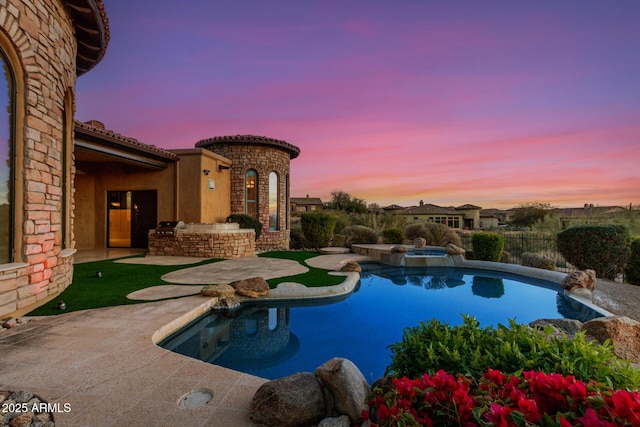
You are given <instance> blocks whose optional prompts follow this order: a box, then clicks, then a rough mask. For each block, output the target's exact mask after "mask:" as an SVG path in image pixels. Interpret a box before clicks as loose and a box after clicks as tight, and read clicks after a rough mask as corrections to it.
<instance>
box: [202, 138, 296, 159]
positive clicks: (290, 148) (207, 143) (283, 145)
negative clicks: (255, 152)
mask: <svg viewBox="0 0 640 427" xmlns="http://www.w3.org/2000/svg"><path fill="white" fill-rule="evenodd" d="M223 143H232V144H257V145H268V146H272V147H277V148H280V149H283V150H284V151H287V152H288V153H289V155H290V156H291V158H292V159H295V158H296V157H298V156H299V155H300V148H298V147H296V146H295V145H293V144H289V143H288V142H287V141H283V140H281V139H274V138H267V137H266V136H257V135H227V136H214V137H213V138H208V139H202V140H200V141H198V142H197V143H196V148H200V147H201V148H210V147H211V146H213V145H215V144H223Z"/></svg>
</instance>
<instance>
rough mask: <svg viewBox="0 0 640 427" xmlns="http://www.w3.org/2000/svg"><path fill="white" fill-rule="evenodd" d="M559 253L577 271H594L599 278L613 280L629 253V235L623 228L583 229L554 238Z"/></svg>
mask: <svg viewBox="0 0 640 427" xmlns="http://www.w3.org/2000/svg"><path fill="white" fill-rule="evenodd" d="M557 245H558V251H559V252H560V253H561V254H562V256H563V257H564V258H565V259H566V260H567V261H568V262H569V263H571V264H573V265H574V266H575V267H576V268H578V269H580V270H586V269H592V270H595V272H596V275H597V276H598V277H603V278H605V279H615V278H616V277H617V276H618V274H620V273H622V272H623V270H624V265H625V263H626V262H627V259H628V257H629V254H630V252H631V235H630V233H629V229H628V228H627V227H625V226H624V225H619V224H606V225H582V226H576V227H571V228H567V229H566V230H563V231H561V232H560V233H558V235H557Z"/></svg>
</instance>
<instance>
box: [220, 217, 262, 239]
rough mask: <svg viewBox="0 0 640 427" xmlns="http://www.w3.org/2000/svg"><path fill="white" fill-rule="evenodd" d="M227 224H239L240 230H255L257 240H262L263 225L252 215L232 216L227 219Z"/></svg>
mask: <svg viewBox="0 0 640 427" xmlns="http://www.w3.org/2000/svg"><path fill="white" fill-rule="evenodd" d="M227 222H237V223H238V224H240V228H253V229H254V230H256V240H258V239H259V238H260V233H262V223H261V222H260V221H258V219H257V218H254V217H252V216H250V215H243V214H231V215H229V216H228V217H227Z"/></svg>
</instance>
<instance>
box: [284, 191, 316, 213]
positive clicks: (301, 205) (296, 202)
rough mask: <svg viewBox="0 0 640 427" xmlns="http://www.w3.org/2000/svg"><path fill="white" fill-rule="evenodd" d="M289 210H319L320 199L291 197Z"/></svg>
mask: <svg viewBox="0 0 640 427" xmlns="http://www.w3.org/2000/svg"><path fill="white" fill-rule="evenodd" d="M289 203H290V204H291V212H312V211H321V210H322V209H323V206H324V205H323V203H322V200H320V198H319V197H309V195H308V194H307V197H291V198H290V199H289Z"/></svg>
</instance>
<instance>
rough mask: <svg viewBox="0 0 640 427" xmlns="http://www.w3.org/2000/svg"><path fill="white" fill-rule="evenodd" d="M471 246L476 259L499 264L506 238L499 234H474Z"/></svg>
mask: <svg viewBox="0 0 640 427" xmlns="http://www.w3.org/2000/svg"><path fill="white" fill-rule="evenodd" d="M471 246H472V247H473V257H474V259H477V260H479V261H495V262H499V261H500V260H501V259H502V252H503V251H504V237H502V236H501V235H500V234H497V233H474V234H473V236H471Z"/></svg>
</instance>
